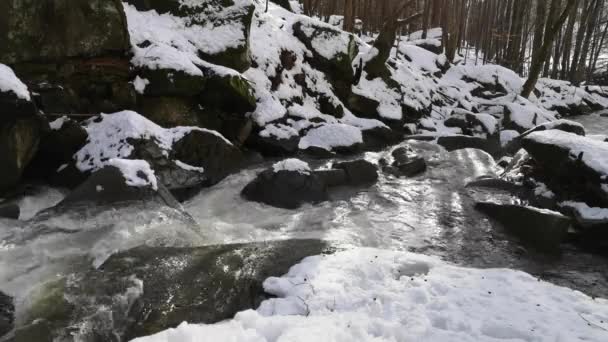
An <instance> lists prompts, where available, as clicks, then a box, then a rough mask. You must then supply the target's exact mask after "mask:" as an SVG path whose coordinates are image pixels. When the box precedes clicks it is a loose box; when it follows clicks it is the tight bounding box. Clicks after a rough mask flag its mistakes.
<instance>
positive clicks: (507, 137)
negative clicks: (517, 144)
mask: <svg viewBox="0 0 608 342" xmlns="http://www.w3.org/2000/svg"><path fill="white" fill-rule="evenodd" d="M517 137H519V132H517V131H513V130H504V131H500V145H501V146H503V147H504V146H507V145H508V144H509V143H510V142H511V141H513V139H515V138H517Z"/></svg>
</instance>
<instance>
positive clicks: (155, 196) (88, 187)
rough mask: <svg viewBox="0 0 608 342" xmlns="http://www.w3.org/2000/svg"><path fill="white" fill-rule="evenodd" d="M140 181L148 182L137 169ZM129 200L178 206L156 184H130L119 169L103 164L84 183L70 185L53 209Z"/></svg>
mask: <svg viewBox="0 0 608 342" xmlns="http://www.w3.org/2000/svg"><path fill="white" fill-rule="evenodd" d="M138 177H141V178H142V181H144V182H151V180H149V179H148V178H147V177H148V175H146V174H144V173H138ZM129 202H155V203H158V204H161V205H163V206H169V207H171V208H179V203H178V202H177V201H176V200H175V198H173V196H172V195H171V194H170V193H169V191H168V190H167V189H166V188H165V187H164V186H163V185H162V184H157V189H154V188H153V186H152V185H147V186H130V185H128V184H127V180H126V178H125V176H124V175H123V173H122V171H121V170H120V169H118V168H116V167H114V166H106V167H104V168H103V169H101V170H99V171H96V172H94V173H93V174H92V175H91V176H90V177H89V178H88V179H87V180H86V181H85V182H84V183H82V184H81V185H80V186H78V187H77V188H76V189H74V190H73V191H72V192H71V193H70V194H69V195H68V196H67V197H66V198H64V199H63V201H61V202H60V203H59V204H58V205H57V206H56V207H55V209H63V208H71V207H78V206H87V205H96V206H97V205H99V206H104V205H115V204H120V203H123V204H126V203H129Z"/></svg>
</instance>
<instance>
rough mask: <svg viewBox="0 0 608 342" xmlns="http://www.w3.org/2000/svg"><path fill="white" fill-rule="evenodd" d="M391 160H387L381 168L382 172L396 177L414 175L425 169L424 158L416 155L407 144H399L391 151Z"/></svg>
mask: <svg viewBox="0 0 608 342" xmlns="http://www.w3.org/2000/svg"><path fill="white" fill-rule="evenodd" d="M391 156H392V158H393V162H392V163H391V164H390V165H389V164H388V161H386V162H385V164H386V165H384V167H383V168H382V169H383V171H384V172H386V173H389V174H392V175H393V176H396V177H402V176H404V177H414V176H417V175H419V174H421V173H423V172H425V171H426V169H427V164H426V160H424V158H423V157H420V156H418V155H417V154H416V153H415V152H414V150H412V149H411V148H410V147H409V146H401V147H398V148H396V149H394V150H393V151H392V152H391Z"/></svg>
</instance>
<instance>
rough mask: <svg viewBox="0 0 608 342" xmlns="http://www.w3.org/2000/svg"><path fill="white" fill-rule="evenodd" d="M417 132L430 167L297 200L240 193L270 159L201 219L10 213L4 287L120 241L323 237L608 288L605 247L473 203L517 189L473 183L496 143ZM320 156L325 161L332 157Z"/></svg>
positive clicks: (591, 290)
mask: <svg viewBox="0 0 608 342" xmlns="http://www.w3.org/2000/svg"><path fill="white" fill-rule="evenodd" d="M577 120H579V121H580V122H583V123H584V124H585V125H586V127H587V129H588V131H589V132H590V133H592V134H602V133H603V134H606V133H608V118H604V117H600V116H599V114H593V115H590V116H588V117H581V118H578V119H577ZM407 144H409V145H410V146H411V147H412V148H414V149H415V150H416V151H417V152H418V153H419V154H421V155H423V156H424V157H425V159H426V160H427V161H428V163H429V169H428V171H427V172H426V173H425V174H423V175H421V176H418V177H415V178H409V179H406V178H401V179H397V178H394V177H392V176H387V175H381V176H380V180H379V182H378V183H377V184H376V185H374V186H372V187H371V188H362V189H340V190H337V191H334V192H333V193H332V194H331V196H332V200H331V201H329V202H325V203H322V204H319V205H314V206H313V205H308V206H305V207H303V208H301V209H299V210H283V209H276V208H271V207H269V206H266V205H262V204H258V203H253V202H247V201H245V200H243V199H242V198H241V197H240V196H239V192H240V191H241V189H243V187H244V186H245V185H246V184H247V183H248V182H249V181H251V180H252V179H253V178H254V177H255V175H256V174H257V173H258V172H260V171H261V170H263V169H264V168H265V167H268V166H269V165H270V163H269V164H267V165H262V166H259V167H256V168H252V169H247V170H243V171H241V172H239V173H237V174H234V175H232V176H230V177H228V178H227V179H225V180H224V181H223V182H221V183H220V184H218V185H216V186H214V187H212V188H209V189H206V190H204V191H202V192H201V193H200V194H198V195H197V196H196V197H194V198H192V199H191V200H189V201H188V202H186V203H184V209H185V210H186V212H188V213H189V214H190V215H191V217H192V218H194V222H193V221H192V219H191V218H188V217H184V215H183V213H180V212H179V211H177V210H172V209H166V208H162V209H160V208H150V207H128V208H116V209H111V210H101V209H99V210H96V209H91V208H84V209H82V210H81V211H77V212H71V213H64V214H57V213H53V212H49V213H46V214H43V215H38V216H36V217H34V218H33V219H31V220H29V221H25V222H21V221H11V220H0V290H2V291H4V292H7V293H8V294H10V295H13V296H15V297H16V298H17V299H18V301H17V302H18V303H19V302H21V301H23V300H24V299H25V298H27V293H28V291H29V290H30V289H31V288H32V287H34V286H35V285H36V284H38V283H40V282H41V281H45V280H49V279H53V278H54V277H58V276H60V275H61V274H65V273H67V272H73V271H75V270H78V269H81V268H83V267H86V266H88V265H90V264H93V265H100V264H101V263H102V262H103V261H104V260H105V259H106V258H107V257H108V256H109V255H111V254H112V253H115V252H117V251H120V250H125V249H128V248H131V247H134V246H137V245H140V244H148V245H155V246H201V245H209V244H225V243H234V242H253V241H268V240H276V239H292V238H321V239H325V240H328V241H330V242H331V243H332V244H334V245H335V246H336V247H338V248H340V247H348V246H367V247H377V248H385V249H392V250H409V251H413V252H418V253H424V254H430V255H437V256H440V257H442V258H443V259H445V260H447V261H450V262H454V263H457V264H460V265H463V266H473V267H492V268H494V267H507V268H513V269H520V270H524V271H527V272H529V273H532V274H534V275H536V276H539V277H541V278H543V279H545V280H548V281H551V282H554V283H557V284H560V285H565V286H568V287H571V288H574V289H578V290H581V291H583V292H585V293H587V294H590V295H593V296H601V297H605V298H608V278H607V277H608V259H607V258H606V257H604V256H601V255H594V254H591V253H588V252H585V251H583V250H580V249H579V248H578V247H576V246H573V245H569V244H565V245H564V246H563V248H562V252H561V253H560V254H559V255H546V254H540V253H537V252H535V251H533V250H530V249H526V248H525V247H523V246H522V244H521V243H520V241H518V239H517V238H514V237H512V236H511V235H509V234H508V233H506V232H505V231H504V229H503V228H502V227H501V226H500V225H498V224H496V223H493V222H492V221H490V220H489V219H487V218H486V217H485V216H484V215H483V214H481V213H479V212H477V211H475V210H474V209H473V205H474V203H475V201H476V200H485V199H496V198H498V199H501V200H506V201H510V200H512V199H511V198H510V196H509V195H508V194H506V193H501V192H499V191H496V190H482V189H473V188H466V187H465V184H466V183H467V181H469V180H471V179H474V178H476V177H479V176H486V175H490V176H491V175H496V172H498V170H499V169H498V167H497V166H496V164H495V162H494V160H493V159H492V158H491V157H490V156H489V155H487V154H485V153H484V152H481V151H478V150H460V151H455V152H451V153H448V152H446V151H445V150H442V149H441V148H439V147H438V146H437V145H435V144H431V143H426V142H414V141H411V142H408V143H407ZM387 152H388V150H387V151H384V152H380V153H367V154H365V158H367V159H369V160H378V159H380V158H381V157H382V156H383V154H385V153H387ZM311 163H313V165H314V166H316V167H326V166H328V164H329V163H331V162H316V163H317V164H314V163H315V162H311ZM49 191H50V193H49ZM44 196H49V197H52V202H56V201H57V193H56V191H51V190H47V192H43V193H41V194H40V195H39V197H42V198H44ZM40 201H42V202H44V201H43V200H40V199H39V202H40ZM33 202H35V201H30V203H33ZM49 202H51V199H49ZM106 209H107V208H106ZM30 210H32V209H31V208H30ZM20 300H21V301H20Z"/></svg>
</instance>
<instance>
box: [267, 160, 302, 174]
mask: <svg viewBox="0 0 608 342" xmlns="http://www.w3.org/2000/svg"><path fill="white" fill-rule="evenodd" d="M272 170H273V171H274V172H275V173H277V172H280V171H295V172H299V173H303V174H310V171H311V170H310V165H308V163H306V162H304V161H301V160H300V159H295V158H291V159H285V160H283V161H280V162H278V163H276V164H274V165H272Z"/></svg>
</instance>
